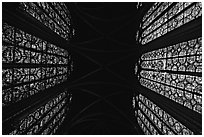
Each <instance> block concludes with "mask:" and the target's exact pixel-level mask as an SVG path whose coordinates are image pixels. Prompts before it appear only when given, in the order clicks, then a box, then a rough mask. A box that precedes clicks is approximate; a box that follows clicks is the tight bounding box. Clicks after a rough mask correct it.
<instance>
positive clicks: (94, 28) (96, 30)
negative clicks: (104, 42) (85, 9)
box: [75, 4, 104, 36]
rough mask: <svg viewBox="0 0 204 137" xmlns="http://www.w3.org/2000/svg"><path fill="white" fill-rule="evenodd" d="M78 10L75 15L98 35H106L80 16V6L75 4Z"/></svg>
mask: <svg viewBox="0 0 204 137" xmlns="http://www.w3.org/2000/svg"><path fill="white" fill-rule="evenodd" d="M75 7H76V10H77V11H76V10H75V13H76V14H77V15H78V16H79V17H80V18H81V19H82V20H83V21H84V22H85V23H86V24H87V25H88V26H90V27H91V28H92V29H93V30H94V31H95V32H96V33H98V34H100V35H102V36H103V35H104V34H103V33H102V32H101V31H99V30H98V29H96V27H94V26H93V25H92V24H91V23H89V22H88V21H87V20H86V19H85V18H84V17H83V16H82V15H81V14H80V10H79V7H78V5H76V4H75Z"/></svg>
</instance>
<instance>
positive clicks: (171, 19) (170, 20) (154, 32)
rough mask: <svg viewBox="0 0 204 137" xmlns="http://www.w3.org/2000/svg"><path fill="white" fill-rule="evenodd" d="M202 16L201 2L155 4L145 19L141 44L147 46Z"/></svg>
mask: <svg viewBox="0 0 204 137" xmlns="http://www.w3.org/2000/svg"><path fill="white" fill-rule="evenodd" d="M201 15H202V5H201V2H195V3H193V2H177V3H172V2H162V3H155V4H154V5H153V7H152V8H150V10H149V11H148V12H147V14H146V15H145V16H144V17H143V26H142V29H143V32H142V42H141V43H142V44H143V45H145V44H147V43H149V42H150V41H152V40H154V39H156V38H158V37H160V36H162V35H165V34H166V33H168V32H170V31H172V30H174V29H176V28H178V27H180V26H182V25H184V24H186V23H188V22H190V21H192V20H194V19H196V18H198V17H200V16H201Z"/></svg>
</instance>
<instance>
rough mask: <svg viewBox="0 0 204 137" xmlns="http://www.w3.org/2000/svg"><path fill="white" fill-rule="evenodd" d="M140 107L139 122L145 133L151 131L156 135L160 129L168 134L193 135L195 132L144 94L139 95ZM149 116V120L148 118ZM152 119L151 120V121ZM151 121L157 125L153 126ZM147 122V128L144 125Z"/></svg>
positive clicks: (162, 132)
mask: <svg viewBox="0 0 204 137" xmlns="http://www.w3.org/2000/svg"><path fill="white" fill-rule="evenodd" d="M138 105H139V109H138V115H139V117H138V118H137V119H138V123H139V125H140V126H141V128H142V130H143V131H144V133H145V134H149V133H148V132H147V131H150V133H152V134H154V135H156V134H159V133H158V130H159V131H160V133H161V134H167V135H175V134H176V135H192V134H194V133H193V132H192V131H191V130H189V129H188V128H187V127H186V126H184V125H183V124H182V123H180V122H179V121H178V120H176V119H175V118H174V117H172V116H171V115H169V114H168V113H167V112H166V111H164V110H163V109H161V108H160V107H158V106H157V105H156V104H155V103H153V102H152V101H150V100H149V99H148V98H146V97H144V96H143V95H141V94H140V95H139V101H138ZM146 117H148V118H149V120H148V119H147V118H146ZM150 121H151V122H150ZM151 123H154V125H155V126H156V127H157V128H155V127H153V126H152V127H151V126H150V125H152V124H151ZM142 124H145V125H146V127H145V128H147V129H148V130H147V129H145V128H144V126H142Z"/></svg>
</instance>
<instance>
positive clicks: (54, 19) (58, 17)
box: [20, 2, 72, 40]
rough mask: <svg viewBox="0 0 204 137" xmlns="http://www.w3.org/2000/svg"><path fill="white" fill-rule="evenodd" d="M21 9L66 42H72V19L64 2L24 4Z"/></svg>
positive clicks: (21, 4)
mask: <svg viewBox="0 0 204 137" xmlns="http://www.w3.org/2000/svg"><path fill="white" fill-rule="evenodd" d="M20 9H22V10H23V11H24V12H26V13H27V14H29V15H31V16H32V17H33V18H35V19H36V20H38V21H40V22H41V23H42V24H44V25H45V26H46V27H48V28H49V29H51V30H52V31H54V32H55V33H57V34H58V35H59V36H61V37H62V38H64V39H66V40H70V37H71V35H72V34H71V33H72V31H71V30H70V29H71V23H70V22H71V21H70V20H71V17H70V13H69V10H68V9H67V7H66V5H65V4H64V3H62V2H52V3H50V2H22V3H20Z"/></svg>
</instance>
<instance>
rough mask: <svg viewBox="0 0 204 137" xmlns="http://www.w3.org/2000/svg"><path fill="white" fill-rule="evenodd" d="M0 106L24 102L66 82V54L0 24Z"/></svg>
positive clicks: (69, 60) (67, 74) (68, 60)
mask: <svg viewBox="0 0 204 137" xmlns="http://www.w3.org/2000/svg"><path fill="white" fill-rule="evenodd" d="M2 39H3V42H2V63H3V65H2V85H3V87H2V89H3V91H2V98H3V99H2V102H3V106H7V105H9V104H12V103H15V102H18V101H20V100H22V99H24V98H28V97H30V96H32V95H34V94H36V93H38V92H40V91H43V90H44V89H48V88H50V87H53V86H55V85H57V84H59V83H62V82H64V81H66V80H67V78H68V76H69V75H70V73H68V71H69V70H70V67H69V65H68V64H69V62H71V58H70V54H69V53H68V51H67V50H65V49H62V48H59V47H57V46H56V45H53V44H51V43H49V42H47V41H44V40H42V39H40V38H38V37H36V36H33V35H30V34H28V33H26V32H24V31H22V30H20V29H18V28H15V27H13V26H11V25H9V24H7V23H5V22H3V35H2Z"/></svg>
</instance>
